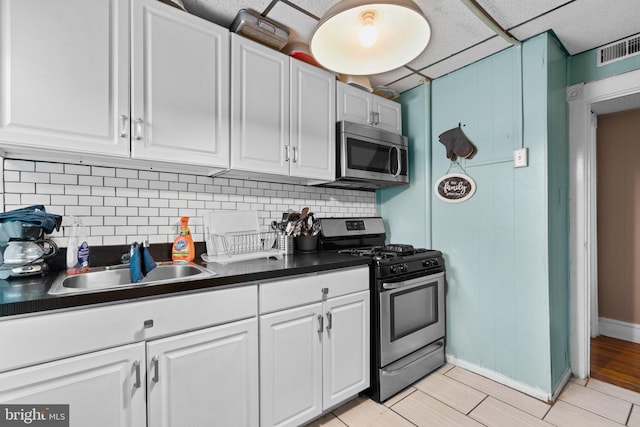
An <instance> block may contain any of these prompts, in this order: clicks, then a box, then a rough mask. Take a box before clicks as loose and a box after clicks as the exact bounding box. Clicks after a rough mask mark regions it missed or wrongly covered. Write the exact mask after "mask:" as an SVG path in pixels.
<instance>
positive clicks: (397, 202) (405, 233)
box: [376, 83, 431, 248]
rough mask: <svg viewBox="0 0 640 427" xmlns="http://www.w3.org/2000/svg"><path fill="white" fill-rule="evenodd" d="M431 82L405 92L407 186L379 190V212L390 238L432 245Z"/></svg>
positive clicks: (414, 243) (404, 121) (377, 197)
mask: <svg viewBox="0 0 640 427" xmlns="http://www.w3.org/2000/svg"><path fill="white" fill-rule="evenodd" d="M430 89H431V86H430V84H429V83H427V84H425V85H422V86H418V87H416V88H414V89H412V90H410V91H407V92H405V93H403V94H402V97H401V98H400V99H399V102H400V103H401V104H402V129H403V130H404V132H403V133H404V134H405V135H407V136H408V138H409V180H410V182H411V185H410V186H408V187H398V188H387V189H384V190H378V191H377V192H376V200H377V211H378V215H380V216H382V217H383V218H384V219H385V226H386V228H387V240H388V241H389V242H393V243H411V244H413V245H414V246H415V247H426V248H429V247H431V145H430V144H429V143H428V141H429V137H430V132H431V116H430V114H429V111H430V103H431V91H430Z"/></svg>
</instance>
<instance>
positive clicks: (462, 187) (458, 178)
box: [434, 173, 476, 203]
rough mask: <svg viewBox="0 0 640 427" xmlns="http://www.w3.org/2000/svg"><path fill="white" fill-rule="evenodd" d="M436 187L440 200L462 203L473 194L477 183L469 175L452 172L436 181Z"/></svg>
mask: <svg viewBox="0 0 640 427" xmlns="http://www.w3.org/2000/svg"><path fill="white" fill-rule="evenodd" d="M434 189H435V192H436V195H437V196H438V198H439V199H440V200H443V201H445V202H448V203H460V202H464V201H465V200H467V199H469V198H470V197H471V196H473V194H474V193H475V192H476V183H475V181H474V180H473V178H471V177H470V176H469V175H465V174H462V173H450V174H447V175H445V176H443V177H442V178H440V179H439V180H438V181H436V184H435V187H434Z"/></svg>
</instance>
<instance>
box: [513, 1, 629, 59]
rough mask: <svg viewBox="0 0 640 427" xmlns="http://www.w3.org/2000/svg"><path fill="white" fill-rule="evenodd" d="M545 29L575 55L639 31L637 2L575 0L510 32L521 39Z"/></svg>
mask: <svg viewBox="0 0 640 427" xmlns="http://www.w3.org/2000/svg"><path fill="white" fill-rule="evenodd" d="M613 4H615V7H612V6H613ZM547 30H553V31H554V32H555V34H556V35H557V36H558V38H559V39H560V41H561V42H562V44H563V45H564V47H565V48H566V49H567V51H568V52H569V53H570V54H571V55H575V54H578V53H580V52H584V51H586V50H589V49H593V48H595V47H598V46H602V45H605V44H608V43H611V42H614V41H616V40H619V39H622V38H625V37H628V36H632V35H634V34H637V33H638V32H640V2H639V1H638V0H616V2H615V3H608V2H607V3H603V2H602V1H600V0H576V1H574V2H571V3H569V4H567V5H566V6H564V7H561V8H560V9H557V10H555V11H553V12H551V13H549V14H547V15H545V16H544V17H543V18H541V19H535V20H533V21H531V22H528V23H526V24H523V25H521V26H518V27H516V28H514V29H512V30H511V33H512V34H513V35H514V36H515V37H517V38H518V39H520V40H524V39H527V38H529V37H532V36H535V35H536V34H540V33H542V32H544V31H547Z"/></svg>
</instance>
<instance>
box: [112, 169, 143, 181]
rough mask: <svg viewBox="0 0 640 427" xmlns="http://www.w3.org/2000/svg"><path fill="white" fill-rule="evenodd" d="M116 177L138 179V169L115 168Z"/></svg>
mask: <svg viewBox="0 0 640 427" xmlns="http://www.w3.org/2000/svg"><path fill="white" fill-rule="evenodd" d="M116 177H118V178H132V179H138V171H137V170H134V169H120V168H118V169H116Z"/></svg>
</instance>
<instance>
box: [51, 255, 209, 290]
mask: <svg viewBox="0 0 640 427" xmlns="http://www.w3.org/2000/svg"><path fill="white" fill-rule="evenodd" d="M215 274H216V273H214V272H212V271H210V270H207V269H206V268H204V267H202V266H200V265H197V264H194V263H180V262H161V263H158V264H157V267H156V268H154V269H153V270H151V271H150V272H149V274H147V276H146V277H145V278H144V279H142V280H141V281H139V282H137V283H133V282H132V281H131V273H130V272H129V266H128V265H122V266H114V267H95V268H91V269H90V270H89V271H88V272H86V273H80V274H74V275H71V276H68V275H67V274H66V272H62V273H60V274H59V275H58V277H57V278H56V279H55V281H54V282H53V284H52V285H51V289H50V290H49V294H50V295H61V294H68V293H78V292H91V291H101V290H109V289H121V288H126V287H135V286H148V285H157V284H161V283H174V282H176V283H177V282H185V281H190V280H199V279H206V278H207V277H211V276H214V275H215Z"/></svg>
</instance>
